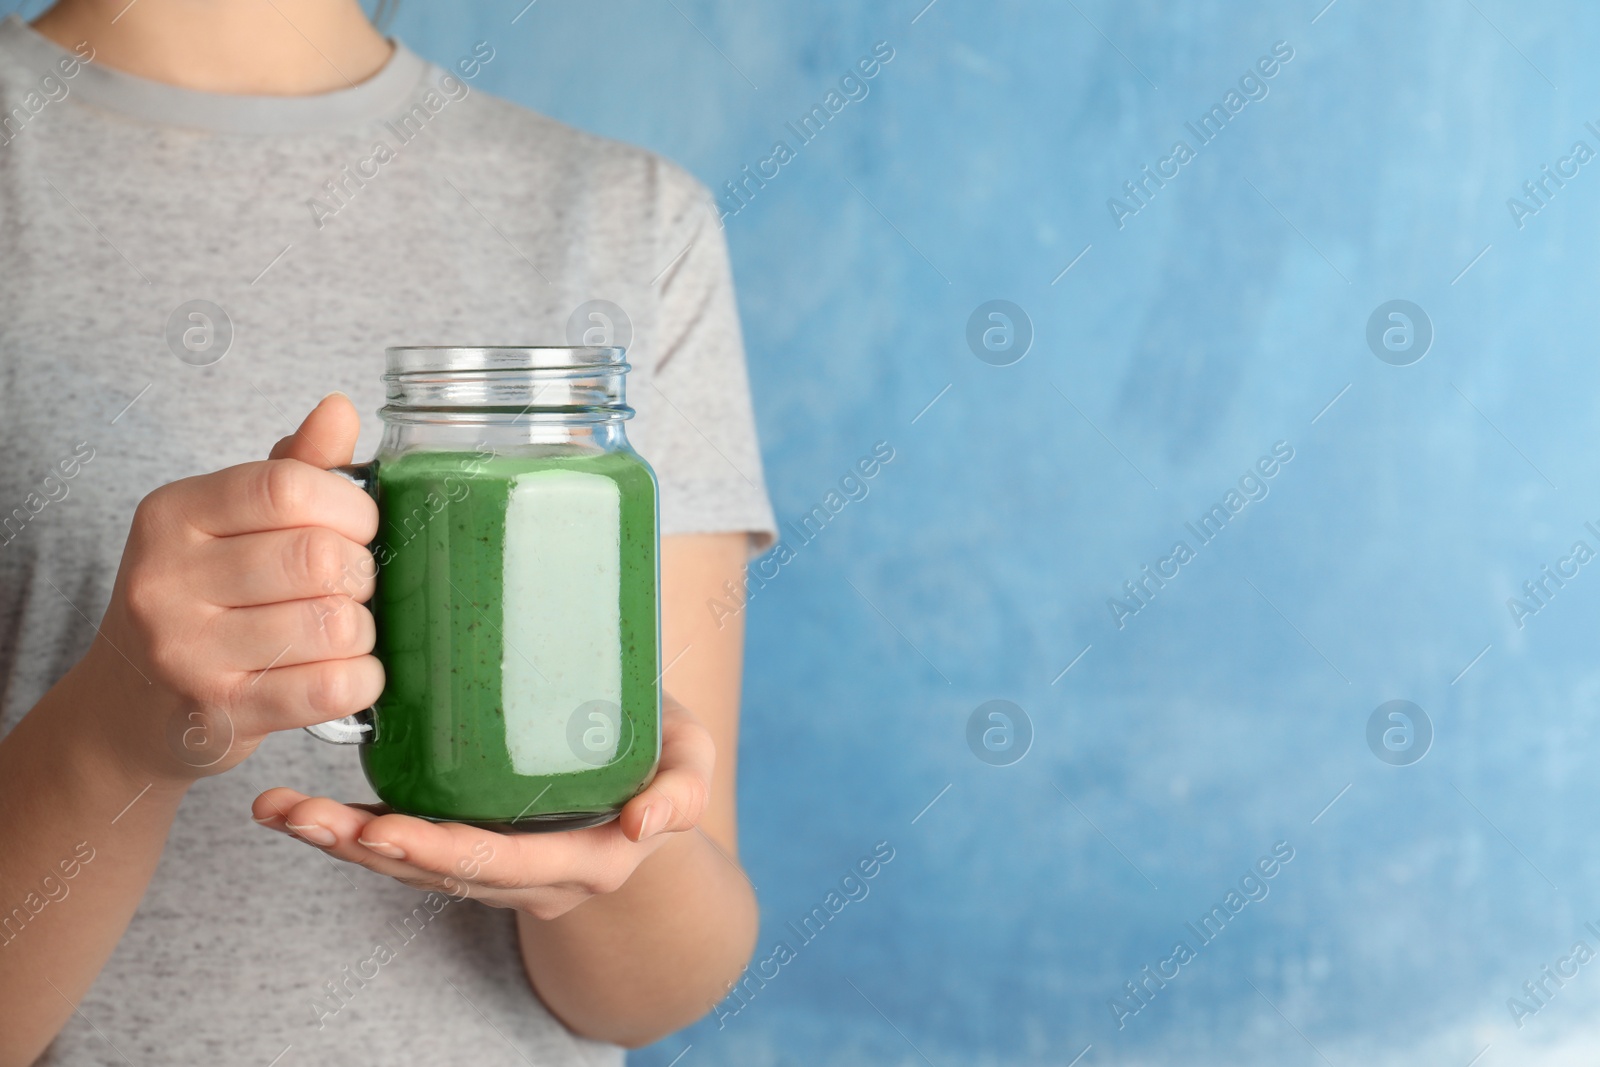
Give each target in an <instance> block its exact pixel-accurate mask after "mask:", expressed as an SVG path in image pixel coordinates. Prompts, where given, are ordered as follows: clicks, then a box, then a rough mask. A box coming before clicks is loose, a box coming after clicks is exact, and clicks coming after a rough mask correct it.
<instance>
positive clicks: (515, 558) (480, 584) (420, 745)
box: [362, 445, 661, 829]
mask: <svg viewBox="0 0 1600 1067" xmlns="http://www.w3.org/2000/svg"><path fill="white" fill-rule="evenodd" d="M533 448H534V450H533V451H530V452H529V453H528V454H519V455H505V454H498V455H487V454H485V455H480V454H476V453H471V452H413V453H409V454H406V455H402V456H400V457H398V458H393V459H384V460H382V461H381V462H380V463H379V464H378V470H377V489H376V492H377V499H378V505H379V510H380V512H381V514H382V523H381V527H380V530H379V534H378V540H377V542H375V543H374V545H373V554H374V556H375V557H376V558H377V560H378V563H379V571H378V582H377V592H376V593H375V594H374V596H373V600H372V604H373V608H374V615H375V616H376V618H377V624H378V643H377V655H378V657H379V658H380V659H381V660H382V661H383V665H384V668H385V670H386V671H387V672H388V679H387V683H386V685H385V688H384V692H383V696H382V697H381V698H380V699H379V701H378V704H377V706H376V720H375V727H374V731H373V734H372V737H371V741H370V743H369V744H366V745H364V746H363V747H362V762H363V766H364V767H365V770H366V774H367V778H368V780H369V781H371V783H372V785H373V788H374V789H375V790H376V791H377V793H378V796H379V797H380V798H382V800H383V801H384V802H385V803H386V804H388V805H389V806H390V807H392V808H394V809H395V810H397V811H403V812H407V813H409V814H413V815H420V816H423V817H425V818H429V819H442V820H451V821H459V822H468V823H475V824H479V825H486V826H491V827H494V828H497V829H505V828H507V827H512V828H515V829H566V828H572V827H576V826H584V825H592V824H594V823H597V822H603V821H605V820H606V819H608V818H610V817H612V816H613V815H614V814H615V813H616V811H617V810H618V809H619V808H620V807H621V806H622V805H623V804H624V803H626V802H627V800H628V799H629V798H630V797H632V796H634V795H635V794H636V793H637V792H638V791H639V790H640V789H642V788H643V787H644V786H645V784H646V783H647V782H648V781H649V779H650V777H651V775H652V774H653V773H654V770H655V765H656V759H657V756H658V754H659V751H660V728H659V726H660V693H659V688H658V678H659V675H660V670H661V668H660V663H659V662H658V661H659V658H660V653H659V642H658V622H657V620H658V615H657V605H656V597H657V577H656V576H657V570H656V566H657V564H656V544H657V535H656V484H655V477H654V475H653V474H652V473H651V471H650V468H649V466H648V465H646V464H645V462H644V461H643V460H642V459H640V458H639V456H638V455H636V454H634V453H632V452H629V451H609V452H595V451H592V450H583V449H579V448H577V447H574V446H570V445H550V446H533Z"/></svg>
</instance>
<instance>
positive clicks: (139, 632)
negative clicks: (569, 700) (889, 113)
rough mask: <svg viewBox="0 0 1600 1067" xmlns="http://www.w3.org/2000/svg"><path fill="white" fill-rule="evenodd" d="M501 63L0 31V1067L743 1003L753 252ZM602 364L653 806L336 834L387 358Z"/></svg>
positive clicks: (362, 1048) (296, 24)
mask: <svg viewBox="0 0 1600 1067" xmlns="http://www.w3.org/2000/svg"><path fill="white" fill-rule="evenodd" d="M508 29H509V27H508ZM525 29H526V27H520V28H519V30H518V32H523V31H525ZM508 62H512V60H511V59H510V58H509V56H507V55H506V54H505V49H504V48H497V47H496V42H495V41H493V40H486V41H484V42H480V43H479V44H478V45H477V46H475V47H474V48H473V49H472V50H471V51H470V52H469V53H468V54H465V55H463V56H462V57H461V58H460V59H459V61H457V62H454V63H452V64H450V65H449V66H448V67H446V68H444V69H440V68H432V67H430V66H429V65H428V64H426V63H424V62H423V61H421V60H419V59H418V58H417V57H416V56H415V55H413V54H412V53H410V52H409V51H407V50H406V49H405V48H404V47H402V46H399V45H396V44H393V43H391V42H390V41H388V40H386V39H384V37H383V36H382V35H381V34H379V33H378V32H377V31H376V30H375V29H374V28H373V27H372V25H371V24H370V23H369V22H368V21H367V20H366V18H365V17H364V15H363V14H362V12H361V10H360V8H359V6H358V5H357V3H356V2H355V0H271V2H270V3H266V4H236V3H225V2H222V0H216V2H210V3H202V2H196V0H135V2H134V3H132V4H130V3H128V2H127V0H61V2H60V3H58V4H57V5H56V6H55V7H53V8H51V9H50V10H49V11H47V12H46V13H45V14H44V15H43V16H41V17H40V18H39V19H38V20H37V21H36V22H35V23H34V24H33V25H32V26H31V27H30V26H27V25H24V24H23V23H22V22H20V21H19V20H17V19H16V18H15V17H13V18H12V19H11V20H9V21H7V22H6V23H4V24H3V26H0V369H3V378H0V405H3V410H0V437H3V447H4V453H3V454H4V456H5V459H6V462H5V464H4V467H3V468H0V504H3V505H4V506H3V507H0V677H3V678H4V682H5V684H4V689H3V691H0V697H3V703H0V726H3V728H4V729H5V730H6V734H5V737H4V740H3V741H0V856H3V857H4V862H3V864H0V1067H9V1065H13V1064H27V1063H33V1062H38V1063H45V1064H58V1063H59V1064H85V1063H121V1062H124V1060H125V1059H126V1060H127V1061H131V1062H134V1063H155V1062H164V1063H208V1064H209V1063H217V1062H228V1063H260V1064H268V1063H274V1062H281V1063H283V1064H285V1065H286V1067H287V1065H299V1064H316V1063H327V1064H335V1063H338V1064H346V1063H369V1062H370V1063H384V1064H392V1063H435V1062H448V1063H462V1062H472V1061H473V1059H474V1057H476V1056H478V1055H482V1056H484V1057H488V1056H494V1057H497V1058H499V1059H500V1060H506V1059H507V1058H508V1050H507V1048H506V1046H507V1045H508V1044H509V1045H511V1046H512V1047H513V1048H514V1049H515V1050H516V1051H517V1052H518V1053H520V1054H521V1058H522V1059H524V1060H525V1061H527V1062H532V1063H541V1064H544V1063H552V1064H553V1063H588V1064H595V1063H600V1062H619V1061H620V1056H621V1054H620V1052H619V1051H618V1050H617V1048H616V1046H619V1045H622V1046H635V1045H639V1044H642V1043H646V1042H649V1041H652V1040H654V1039H656V1038H658V1037H660V1036H662V1035H664V1034H666V1033H669V1032H671V1031H673V1030H675V1029H678V1028H680V1027H681V1026H683V1025H685V1024H687V1023H689V1022H691V1021H692V1020H694V1019H695V1018H697V1017H699V1016H700V1015H702V1014H703V1013H705V1012H706V1011H707V1010H708V1009H709V1007H710V1006H711V1004H712V1003H713V1002H714V1001H716V1000H717V999H718V998H719V997H720V996H721V995H722V994H723V993H724V991H725V990H726V989H727V987H728V983H730V982H731V981H732V980H733V979H735V978H736V977H737V976H738V974H739V972H740V969H741V968H742V966H743V964H744V962H745V960H746V959H747V958H748V956H749V953H750V949H751V946H752V943H753V940H754V936H755V929H756V909H755V900H754V896H753V892H752V890H751V887H750V884H749V882H748V880H747V879H746V878H745V876H744V874H743V872H742V871H741V869H740V868H739V866H738V860H737V855H738V853H737V846H736V834H735V813H734V754H735V749H736V741H737V720H738V693H739V673H740V663H741V655H742V650H741V641H742V634H741V628H740V626H739V620H738V619H737V618H733V619H729V618H727V617H723V618H721V619H718V620H715V621H714V620H713V618H712V616H711V615H710V614H708V613H707V611H706V610H705V604H706V602H707V601H708V600H709V599H711V598H713V597H720V596H722V595H723V593H724V589H725V583H728V582H733V583H736V584H737V583H739V582H741V581H742V580H743V573H744V570H743V569H744V563H745V560H746V558H747V556H748V554H749V553H750V552H751V551H753V550H757V549H759V548H762V547H764V546H765V544H767V543H770V540H771V539H772V537H773V523H772V518H771V512H770V508H769V507H768V504H767V501H766V497H765V493H764V490H763V488H762V482H761V470H760V461H759V455H758V451H757V448H756V441H755V434H754V428H753V425H752V420H751V415H750V406H749V399H748V390H747V386H746V379H745V370H744V365H743V355H742V349H741V341H740V336H739V330H738V324H737V314H736V311H735V307H734V302H733V296H732V288H731V284H730V281H729V277H728V271H727V260H726V252H725V248H724V245H723V241H722V239H721V235H720V233H719V230H718V228H717V224H716V218H715V215H714V214H713V213H712V212H711V210H710V209H709V208H708V206H707V205H708V203H709V198H708V197H707V196H706V195H705V193H704V190H703V189H702V188H701V187H700V186H699V185H698V184H697V183H696V182H694V181H693V180H692V179H691V178H689V177H688V176H687V175H685V174H684V173H683V172H682V171H680V170H678V169H677V168H675V167H674V166H672V165H670V164H668V163H666V162H664V161H662V160H660V159H659V158H656V157H654V156H652V155H650V154H649V153H646V152H644V151H641V150H638V149H634V148H629V147H626V146H622V145H618V144H615V143H612V142H608V141H605V140H602V139H599V138H596V137H592V136H588V135H585V134H582V133H579V132H577V131H575V130H572V129H569V128H567V127H565V126H562V125H560V124H559V123H556V122H554V121H552V120H550V119H547V118H544V117H541V116H539V115H536V114H533V113H531V112H528V111H525V110H522V109H520V108H517V107H514V106H512V105H510V104H507V103H505V102H502V101H499V100H496V99H493V98H491V97H488V96H487V95H485V94H483V93H482V92H480V91H478V90H476V89H475V88H473V84H472V83H473V79H474V78H476V77H478V76H479V75H480V74H481V72H482V70H483V69H484V68H485V67H486V66H492V65H493V64H495V63H502V64H503V63H508ZM595 301H605V302H608V303H605V304H594V303H592V302H595ZM596 307H598V308H599V309H600V310H599V311H595V310H594V309H595V308H596ZM619 309H620V310H619ZM591 329H601V330H603V331H612V334H611V338H610V339H614V340H618V341H622V340H628V341H629V358H630V361H631V362H632V363H633V364H634V367H635V370H634V371H633V372H632V374H631V375H630V381H629V392H630V396H631V398H632V400H633V403H634V404H635V406H636V407H637V408H638V412H639V414H638V417H637V419H636V420H635V422H634V424H633V425H632V426H631V427H630V431H629V432H630V436H631V438H632V439H633V441H634V444H635V446H636V447H637V448H638V449H639V451H640V452H641V453H643V454H644V455H645V456H646V457H647V458H648V459H650V460H651V462H652V463H653V465H654V466H655V467H656V470H657V473H658V475H659V477H660V480H661V518H662V530H663V534H664V535H665V536H664V538H663V546H662V593H663V598H662V603H663V608H662V611H663V617H662V630H663V641H664V644H663V662H665V663H667V664H668V665H669V666H668V672H667V674H666V677H665V680H664V683H663V684H664V685H665V686H666V687H667V688H668V689H670V691H671V692H672V694H673V695H674V696H675V697H676V698H677V701H678V702H681V707H680V706H679V704H678V703H677V702H673V701H668V702H667V705H668V706H667V711H668V714H667V718H666V724H665V727H664V741H663V753H662V763H661V770H660V772H659V774H658V776H657V777H656V779H655V781H654V782H653V783H652V785H651V786H650V787H649V788H648V789H647V790H646V791H645V792H644V793H642V794H641V795H640V796H639V797H637V798H635V799H634V800H633V801H632V802H631V803H630V804H629V805H628V807H627V808H626V810H625V811H624V812H623V814H622V816H621V818H620V819H618V820H617V821H616V822H614V823H611V824H609V825H606V826H602V827H597V828H593V829H589V830H583V831H578V832H574V833H567V834H555V835H523V836H500V835H494V834H490V833H487V832H484V831H479V830H474V829H471V828H467V827H460V826H439V825H434V824H431V823H427V822H423V821H420V820H416V819H411V818H407V817H404V816H400V815H392V814H389V815H378V814H374V813H372V812H370V811H367V810H365V809H364V808H360V807H352V806H348V805H347V804H345V803H343V802H342V801H345V800H362V799H367V798H370V793H369V792H368V791H367V788H366V786H365V783H364V782H363V781H362V779H361V775H360V770H359V766H358V763H357V761H356V760H354V759H351V758H350V754H349V752H348V751H347V750H340V749H336V748H332V747H331V746H320V745H318V743H317V742H316V741H315V740H313V739H312V738H310V737H308V736H306V735H305V734H304V733H303V732H302V731H301V730H300V727H302V726H305V725H307V724H308V723H314V722H320V721H325V720H329V719H333V718H337V717H340V716H343V715H346V714H349V713H351V712H353V711H356V710H358V709H360V708H362V707H365V706H366V705H368V704H369V703H371V702H372V700H373V699H374V698H375V697H376V695H377V694H378V692H379V690H380V689H381V688H382V684H383V676H382V669H381V667H380V666H379V665H378V663H377V661H376V660H375V659H374V658H373V657H372V656H371V654H370V653H371V650H372V646H373V627H372V620H371V616H370V615H369V614H368V612H367V609H366V608H365V607H364V606H363V601H365V599H366V598H367V597H368V596H369V595H370V593H371V588H370V583H365V584H362V583H357V584H356V586H355V587H354V588H351V589H350V596H349V597H348V598H344V597H332V598H329V597H327V596H325V595H322V594H323V592H324V590H325V589H326V588H327V586H326V584H324V583H325V581H326V575H327V574H328V573H330V572H332V571H337V572H339V573H351V572H352V571H353V572H355V573H360V571H361V568H362V566H363V564H364V563H365V562H366V556H365V552H366V550H365V548H364V547H363V546H364V545H365V544H366V543H367V541H368V540H369V539H370V538H371V537H372V535H373V532H374V530H375V528H376V522H377V519H376V514H375V509H374V508H373V506H372V505H371V503H370V502H369V501H368V500H367V499H366V498H365V497H364V496H363V495H362V494H361V493H360V492H359V491H356V490H355V489H354V488H353V487H351V486H349V485H348V484H347V483H344V482H343V481H342V480H341V479H339V478H338V477H337V476H335V475H332V474H329V473H327V472H326V468H328V467H331V466H335V465H338V464H341V463H346V462H349V461H350V459H351V457H352V456H355V455H362V456H364V455H368V454H370V452H371V451H372V447H373V445H374V444H375V443H376V434H375V427H374V426H373V425H371V423H370V422H369V423H367V424H366V425H359V424H358V415H357V412H358V411H367V412H369V411H373V410H375V409H376V408H377V407H378V406H379V404H380V402H381V398H380V393H379V386H378V380H377V379H378V374H379V372H380V368H381V351H382V348H383V347H384V346H385V345H386V344H396V343H409V344H428V343H435V344H452V343H454V344H460V343H474V344H524V343H530V342H531V343H546V344H552V343H553V344H562V343H569V342H570V341H576V340H578V339H579V337H578V336H574V332H576V333H577V334H580V335H581V334H584V333H586V332H588V331H590V330H591ZM617 331H620V332H621V334H623V336H616V332H617ZM628 335H631V338H630V336H628ZM587 339H588V340H594V339H595V338H594V336H593V335H590V336H589V337H588V338H587ZM330 390H340V391H342V392H343V393H345V394H348V397H349V398H353V403H352V400H351V399H347V398H346V397H344V396H339V395H333V396H327V398H326V399H324V400H322V401H321V402H320V403H318V402H317V401H318V398H319V397H324V396H325V395H326V394H328V393H329V391H330ZM307 410H310V414H309V415H307V416H305V418H304V420H303V421H302V422H300V423H299V425H298V428H296V427H295V425H294V418H293V417H292V416H295V415H297V413H300V412H304V411H307ZM286 432H287V433H288V436H282V435H283V434H285V433H286ZM278 437H282V439H281V440H279V441H278V443H277V445H276V447H275V448H273V449H272V451H271V458H270V460H264V459H262V458H261V449H262V447H263V446H264V444H265V443H266V442H270V441H272V440H273V439H275V438H278ZM208 472H210V473H208ZM329 611H336V612H337V614H338V617H340V618H341V619H343V620H346V624H342V625H335V626H327V625H318V622H317V620H318V619H319V617H325V616H326V615H327V614H328V612H329ZM92 620H100V621H99V622H98V624H96V623H95V622H93V621H92ZM219 706H220V707H221V708H222V710H224V711H226V713H227V716H226V718H227V719H228V720H230V721H231V723H232V730H233V736H232V737H231V739H230V744H229V745H228V746H226V753H225V755H219V756H218V757H217V758H216V759H215V761H214V762H211V761H207V760H194V759H186V758H184V756H183V746H182V745H178V744H175V743H174V739H175V738H177V737H179V736H181V734H182V731H183V729H184V724H185V722H186V721H187V720H186V716H188V715H189V714H190V713H191V712H193V711H194V709H196V708H208V709H215V708H217V707H219ZM205 762H209V765H208V766H195V765H194V764H196V763H205ZM252 818H253V819H254V821H255V823H256V824H259V825H252V822H251V820H252ZM263 828H264V829H263ZM313 850H316V851H313ZM318 852H320V853H321V854H320V855H319V854H318ZM485 857H487V858H485ZM418 889H423V890H435V891H439V892H446V891H448V892H450V893H451V896H450V897H449V898H443V897H440V896H438V895H437V894H436V895H435V896H433V897H427V898H422V897H421V896H420V894H419V893H418ZM463 894H465V895H466V896H470V897H471V898H472V899H471V900H465V899H460V898H461V897H462V896H463ZM419 899H427V900H433V901H437V900H441V899H447V900H448V904H447V906H444V907H442V908H440V909H437V910H435V909H432V908H425V909H420V910H419V908H418V901H419ZM484 905H490V906H489V907H485V906H484Z"/></svg>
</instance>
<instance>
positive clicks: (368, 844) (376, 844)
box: [356, 837, 406, 860]
mask: <svg viewBox="0 0 1600 1067" xmlns="http://www.w3.org/2000/svg"><path fill="white" fill-rule="evenodd" d="M356 840H357V841H360V842H361V844H362V847H364V848H370V849H371V850H372V851H374V852H376V853H377V854H378V855H380V856H388V857H389V858H390V859H392V860H403V859H405V858H406V850H405V849H403V848H400V847H398V846H396V845H391V844H389V842H387V841H368V840H367V839H366V838H364V837H358V838H356Z"/></svg>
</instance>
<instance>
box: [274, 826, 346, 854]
mask: <svg viewBox="0 0 1600 1067" xmlns="http://www.w3.org/2000/svg"><path fill="white" fill-rule="evenodd" d="M285 825H286V826H288V827H289V829H291V830H293V831H294V832H295V834H296V835H298V836H300V837H303V838H305V839H306V840H307V841H309V842H311V843H312V844H313V845H321V846H322V847H323V848H328V847H329V846H332V845H335V844H338V842H339V839H338V838H337V837H335V836H334V835H333V831H332V830H330V829H328V828H327V827H326V826H318V825H317V824H316V823H311V824H309V825H307V826H296V825H295V824H294V823H285Z"/></svg>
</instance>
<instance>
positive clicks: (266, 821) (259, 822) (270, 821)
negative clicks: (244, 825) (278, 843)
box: [250, 815, 278, 826]
mask: <svg viewBox="0 0 1600 1067" xmlns="http://www.w3.org/2000/svg"><path fill="white" fill-rule="evenodd" d="M277 818H278V817H277V816H276V815H268V816H267V817H266V818H265V819H258V818H256V817H255V816H254V815H252V816H250V821H252V822H254V823H255V824H256V825H257V826H271V825H272V824H273V823H274V822H275V821H277Z"/></svg>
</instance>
